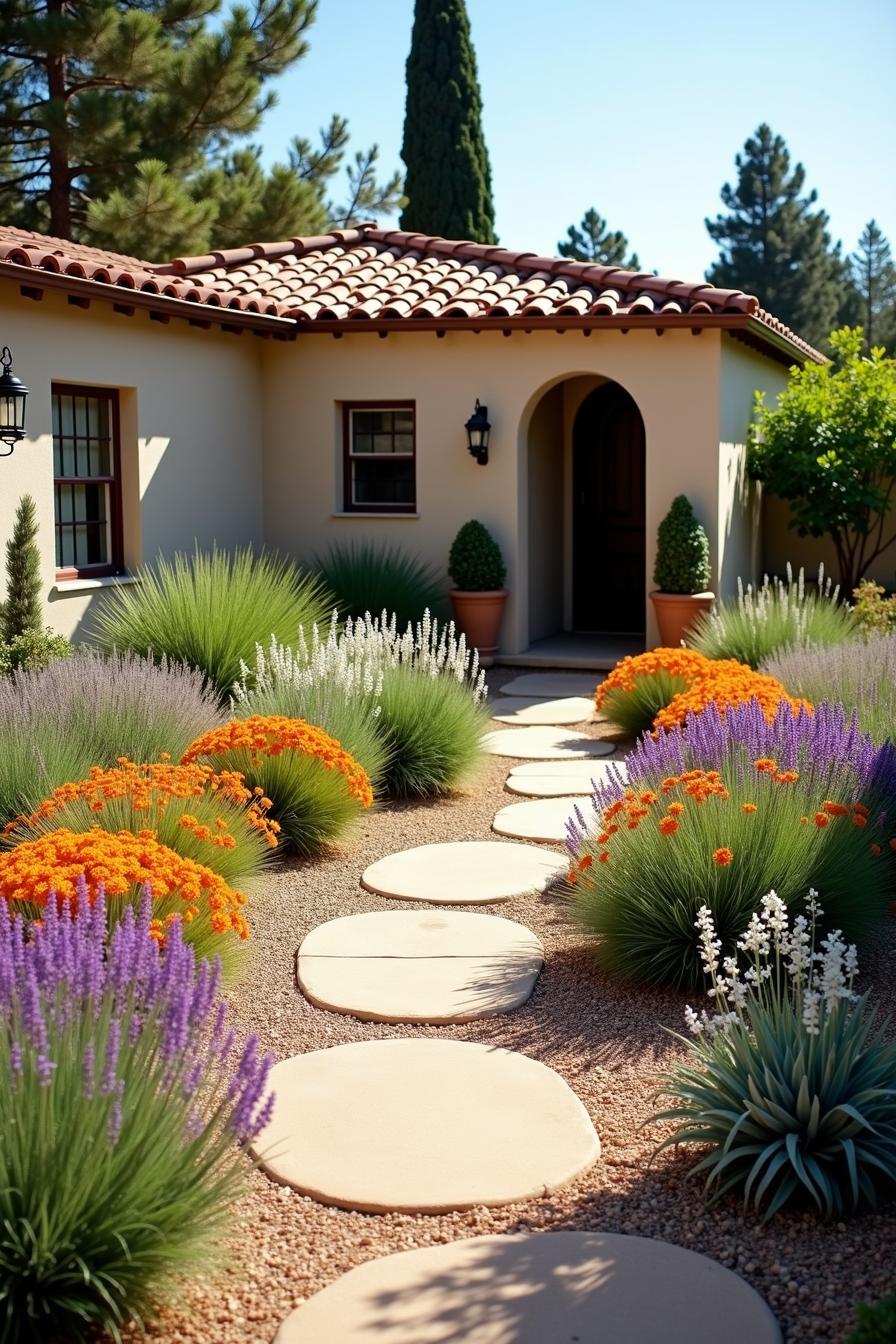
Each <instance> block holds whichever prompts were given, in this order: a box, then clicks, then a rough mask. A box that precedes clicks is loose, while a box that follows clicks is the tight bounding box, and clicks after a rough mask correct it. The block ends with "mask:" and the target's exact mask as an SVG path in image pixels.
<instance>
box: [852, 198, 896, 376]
mask: <svg viewBox="0 0 896 1344" xmlns="http://www.w3.org/2000/svg"><path fill="white" fill-rule="evenodd" d="M849 273H850V279H851V281H852V294H851V296H850V297H851V303H850V305H849V310H848V314H847V320H849V321H853V322H855V323H857V324H858V325H860V326H861V327H862V329H863V331H864V333H865V348H866V350H871V349H872V348H873V347H874V346H876V345H885V346H886V347H887V348H888V349H889V350H890V351H891V353H892V351H893V347H894V344H896V266H894V265H893V254H892V252H891V251H890V244H889V242H888V241H887V239H886V238H885V237H884V235H883V233H882V232H881V230H880V228H879V227H878V225H877V223H876V221H875V220H873V219H870V220H869V221H868V223H867V224H866V225H865V227H864V229H863V230H862V236H861V238H860V239H859V244H858V247H857V248H856V250H855V252H853V254H852V255H851V256H850V258H849Z"/></svg>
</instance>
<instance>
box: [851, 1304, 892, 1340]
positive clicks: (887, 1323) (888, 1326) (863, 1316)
mask: <svg viewBox="0 0 896 1344" xmlns="http://www.w3.org/2000/svg"><path fill="white" fill-rule="evenodd" d="M894 1340H896V1296H893V1297H882V1298H881V1299H880V1301H879V1302H874V1303H871V1302H860V1303H859V1304H858V1306H857V1307H856V1328H855V1329H854V1330H853V1331H852V1332H851V1333H850V1335H849V1338H848V1339H847V1341H846V1344H893V1341H894Z"/></svg>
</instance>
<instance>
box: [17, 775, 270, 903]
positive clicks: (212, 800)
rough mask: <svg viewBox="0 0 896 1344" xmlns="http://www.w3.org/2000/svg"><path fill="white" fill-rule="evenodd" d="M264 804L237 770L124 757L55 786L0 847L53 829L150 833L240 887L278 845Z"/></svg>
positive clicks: (252, 878) (264, 801) (23, 818)
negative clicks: (137, 761)
mask: <svg viewBox="0 0 896 1344" xmlns="http://www.w3.org/2000/svg"><path fill="white" fill-rule="evenodd" d="M269 803H270V800H269V799H267V798H263V797H260V796H259V791H258V790H253V789H249V788H247V786H246V784H245V781H244V780H243V777H242V775H240V774H237V773H236V772H235V771H229V772H228V771H225V772H223V773H221V774H219V773H216V772H215V771H214V770H212V769H211V767H210V766H207V765H199V764H198V763H193V764H192V765H173V764H172V763H171V762H170V761H160V762H157V763H155V764H153V765H137V764H135V763H134V762H133V761H129V760H128V759H127V758H126V757H122V758H121V760H120V761H119V763H118V764H117V765H116V766H114V767H113V768H112V769H110V770H103V769H101V768H100V767H99V766H95V767H94V768H93V769H92V770H91V771H90V772H89V774H88V776H87V778H86V779H81V780H77V781H75V782H73V783H70V784H61V785H60V786H59V787H58V788H56V789H54V790H53V792H52V793H51V794H50V796H49V797H48V798H45V799H44V800H43V801H42V802H41V804H40V806H39V807H38V808H37V809H36V810H35V811H34V812H32V813H31V814H30V815H29V816H21V817H17V818H16V820H15V821H13V822H10V823H9V824H8V825H7V826H6V827H5V828H3V832H2V840H0V844H5V845H6V846H7V847H12V846H14V845H18V844H21V843H22V841H23V840H33V839H34V838H35V837H36V836H38V835H46V834H47V833H48V832H49V831H53V830H56V829H58V828H59V827H65V828H66V829H68V830H71V831H89V830H90V829H91V828H92V827H94V826H100V827H101V828H102V829H103V830H104V831H112V832H117V831H132V832H133V833H134V834H137V833H138V832H140V831H145V830H150V831H152V834H153V835H154V837H155V839H157V840H158V841H159V843H160V844H162V845H166V846H167V847H168V848H169V849H173V850H174V851H175V852H176V853H177V854H181V855H183V856H184V857H185V858H189V859H193V860H195V862H197V863H201V864H204V865H205V867H206V868H211V869H212V871H213V872H215V873H218V874H219V875H220V876H221V877H223V879H224V881H225V882H227V883H229V884H230V885H231V886H234V885H236V886H240V887H244V886H246V885H247V884H248V883H250V882H252V881H253V880H254V879H256V878H257V877H258V876H259V875H260V874H261V872H262V869H263V867H264V866H265V863H266V860H267V859H268V857H269V856H270V854H271V851H272V850H273V849H274V848H275V847H276V845H277V834H278V832H279V830H280V827H279V825H278V824H277V822H276V821H273V820H271V819H270V818H269V817H268V815H267V811H268V806H269Z"/></svg>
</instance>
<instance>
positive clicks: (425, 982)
mask: <svg viewBox="0 0 896 1344" xmlns="http://www.w3.org/2000/svg"><path fill="white" fill-rule="evenodd" d="M543 962H544V949H543V948H542V946H541V943H540V942H539V941H538V939H537V938H536V936H535V934H534V933H532V931H531V930H530V929H527V928H526V927H525V925H523V924H517V923H515V922H514V921H513V920H511V919H500V918H499V917H498V916H497V915H474V914H470V913H469V912H467V911H461V910H379V911H375V912H374V913H372V914H365V915H347V916H345V917H344V918H342V919H331V920H329V921H328V923H326V924H319V925H318V927H317V928H316V929H313V930H312V931H311V933H309V934H308V936H307V938H306V939H305V941H304V942H303V943H302V946H301V947H300V948H299V954H298V958H297V969H296V978H297V980H298V983H299V988H300V989H301V991H302V993H303V994H304V995H305V997H306V998H307V999H309V1000H310V1001H311V1002H312V1003H313V1004H315V1005H316V1006H317V1007H318V1008H329V1009H330V1010H331V1011H332V1012H336V1013H351V1014H352V1015H353V1016H354V1017H360V1018H364V1019H366V1020H369V1021H373V1022H469V1021H471V1020H472V1019H474V1018H478V1017H493V1016H494V1015H495V1014H496V1013H507V1012H510V1011H511V1009H513V1008H518V1007H519V1006H520V1004H521V1003H525V1002H526V1000H527V999H528V997H529V995H530V994H531V993H532V990H533V989H534V988H535V981H536V980H537V979H538V973H539V971H540V970H541V967H542V964H543Z"/></svg>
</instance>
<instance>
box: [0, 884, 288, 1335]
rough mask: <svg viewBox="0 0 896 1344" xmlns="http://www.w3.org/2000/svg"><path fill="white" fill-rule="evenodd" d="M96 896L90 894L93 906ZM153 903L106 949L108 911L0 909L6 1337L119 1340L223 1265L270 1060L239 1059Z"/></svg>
mask: <svg viewBox="0 0 896 1344" xmlns="http://www.w3.org/2000/svg"><path fill="white" fill-rule="evenodd" d="M82 895H83V893H82ZM150 918H151V901H150V896H149V894H148V893H147V894H146V897H145V899H144V902H143V905H142V907H141V908H140V911H139V913H136V914H135V912H134V911H133V909H129V910H127V911H126V912H125V914H124V916H123V918H122V919H121V921H120V922H119V924H118V925H117V926H116V928H115V930H114V932H113V933H112V935H111V937H110V938H109V940H108V943H107V941H106V911H105V906H104V901H103V899H102V896H100V898H99V899H97V900H96V901H95V902H94V903H91V902H89V901H88V900H87V899H86V898H85V899H81V900H79V902H78V907H77V912H73V911H72V910H70V909H69V908H68V907H67V906H63V908H62V909H61V910H58V909H57V906H56V902H53V901H51V902H49V903H48V904H47V907H46V912H45V915H44V920H43V924H42V925H41V926H36V925H32V926H31V927H30V928H28V927H27V926H26V923H25V921H24V920H23V919H22V917H21V916H10V914H9V911H8V907H7V904H6V902H0V1079H2V1084H0V1227H2V1233H0V1338H3V1339H4V1340H6V1341H9V1344H26V1342H27V1344H36V1342H37V1341H43V1340H46V1341H50V1340H57V1339H65V1340H73V1341H74V1340H86V1339H88V1338H93V1337H94V1330H95V1329H97V1328H100V1329H103V1330H106V1331H108V1332H109V1333H110V1334H111V1335H112V1337H113V1338H114V1339H116V1340H118V1339H120V1338H121V1333H120V1331H121V1327H122V1326H123V1324H124V1323H125V1322H126V1321H128V1320H131V1319H134V1320H136V1321H137V1322H138V1323H139V1324H141V1325H142V1324H143V1323H145V1322H146V1320H147V1319H148V1318H149V1317H151V1316H152V1315H153V1313H154V1311H155V1310H156V1308H157V1306H158V1305H159V1303H160V1301H161V1300H162V1299H164V1298H165V1297H167V1296H170V1295H171V1293H172V1291H173V1288H174V1286H175V1284H176V1282H177V1280H178V1278H179V1276H181V1275H183V1274H184V1273H185V1272H186V1271H188V1270H189V1269H190V1267H191V1266H194V1265H199V1264H203V1265H205V1264H207V1261H208V1257H209V1256H212V1257H214V1255H215V1254H216V1246H217V1241H218V1238H219V1236H220V1234H221V1232H222V1230H223V1228H224V1227H225V1226H226V1223H227V1206H228V1203H229V1201H231V1200H232V1198H233V1197H234V1195H235V1193H236V1192H237V1191H238V1189H239V1183H240V1180H241V1176H242V1172H243V1170H244V1168H245V1161H246V1159H245V1156H244V1153H245V1149H246V1148H247V1146H248V1145H249V1144H250V1143H251V1141H252V1140H253V1139H254V1138H255V1137H256V1135H257V1134H258V1133H259V1132H260V1131H261V1129H262V1128H264V1126H265V1125H266V1124H267V1122H268V1119H269V1118H270V1113H271V1109H272V1106H273V1097H272V1096H271V1095H266V1085H267V1078H268V1073H269V1070H270V1066H271V1063H272V1060H271V1058H270V1056H268V1055H264V1054H262V1053H260V1051H259V1048H258V1043H257V1040H256V1039H255V1038H254V1037H249V1038H248V1040H246V1041H245V1042H244V1043H243V1044H242V1045H240V1044H238V1042H237V1037H236V1033H235V1031H234V1029H233V1027H231V1026H230V1025H229V1021H228V1013H227V1009H226V1007H225V1006H224V1004H223V1002H221V1001H220V1000H219V999H218V998H217V988H218V975H219V972H218V968H217V965H212V964H210V963H208V962H201V963H200V964H199V966H198V967H197V965H196V962H195V959H194V954H193V951H192V949H191V948H189V947H188V946H187V945H185V944H184V942H183V940H182V938H181V934H180V927H179V924H178V922H177V921H175V922H174V923H173V924H172V925H171V926H170V928H169V931H168V936H167V940H166V944H165V948H164V950H163V951H162V950H160V949H159V947H158V945H157V944H156V943H155V942H154V941H153V940H152V938H151V937H150V933H149V929H150Z"/></svg>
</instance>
